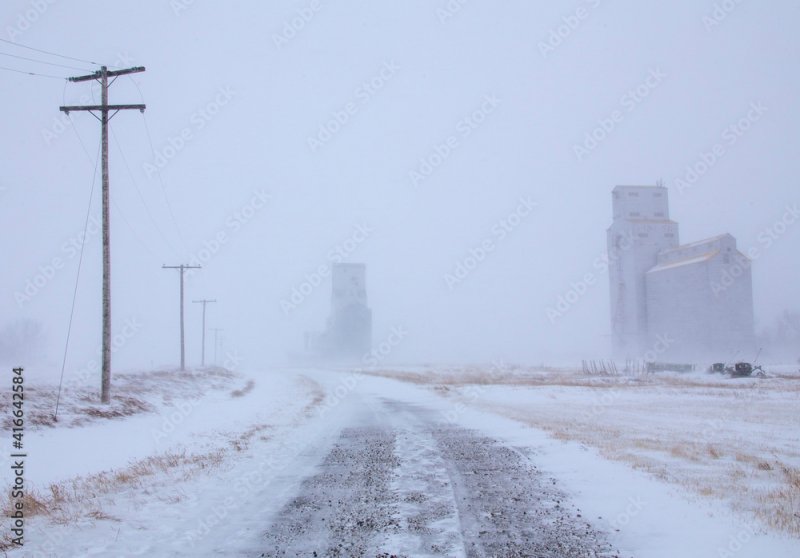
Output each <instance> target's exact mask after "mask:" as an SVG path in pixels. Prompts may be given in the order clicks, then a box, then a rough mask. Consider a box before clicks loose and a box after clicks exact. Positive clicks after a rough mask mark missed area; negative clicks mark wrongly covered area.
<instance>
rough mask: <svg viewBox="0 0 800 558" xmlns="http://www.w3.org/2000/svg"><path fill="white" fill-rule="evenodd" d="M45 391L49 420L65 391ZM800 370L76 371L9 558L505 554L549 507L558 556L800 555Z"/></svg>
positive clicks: (37, 449)
mask: <svg viewBox="0 0 800 558" xmlns="http://www.w3.org/2000/svg"><path fill="white" fill-rule="evenodd" d="M386 376H392V377H386ZM489 382H491V383H489ZM30 387H31V388H36V389H38V390H40V391H39V392H36V391H33V390H32V392H33V393H41V394H43V395H42V396H41V397H33V396H32V397H31V400H30V401H29V402H28V403H29V404H30V409H31V410H33V409H37V412H40V413H42V415H43V416H46V413H44V410H45V407H46V402H48V401H50V396H51V395H52V393H51V391H50V389H51V388H46V387H45V386H35V385H31V386H30ZM798 388H800V379H798V378H797V377H796V376H795V375H794V374H791V373H787V374H783V375H782V376H781V377H770V378H767V379H763V380H756V379H745V380H728V379H723V378H720V377H708V376H705V375H704V374H695V375H691V376H678V375H659V376H654V377H639V378H627V377H586V376H583V375H580V374H578V373H571V372H566V371H551V372H544V371H532V370H521V369H514V370H510V371H509V370H503V371H502V373H501V372H498V371H497V370H493V369H491V368H488V367H487V368H472V369H449V370H448V369H443V368H436V369H421V368H417V369H406V370H400V371H371V372H370V373H368V374H364V373H354V372H349V371H334V370H312V369H308V370H300V369H292V370H273V371H269V372H253V373H250V374H241V373H236V374H234V373H232V372H229V371H225V370H221V369H209V370H203V371H194V372H190V373H184V374H180V373H177V372H174V371H173V372H169V371H160V372H150V373H141V374H133V373H131V374H129V375H123V376H122V377H120V378H119V381H118V390H119V392H120V393H119V395H122V396H124V397H122V398H121V403H119V404H118V405H119V409H127V411H125V412H119V413H115V412H110V413H106V414H105V415H104V414H102V413H98V412H97V410H96V409H97V408H98V407H99V406H95V405H93V404H91V403H90V402H88V401H86V398H87V394H86V393H85V392H83V391H82V389H83V388H75V389H73V390H71V391H70V392H69V393H67V395H66V401H65V402H64V408H65V409H66V411H65V413H64V415H63V417H62V418H60V419H59V421H58V422H57V423H51V422H49V421H47V420H41V421H39V424H38V425H35V426H34V425H31V427H30V429H29V431H28V432H27V434H26V449H27V452H28V459H27V471H26V483H27V488H28V490H29V494H30V497H29V498H28V499H27V500H26V509H27V511H28V518H27V520H26V521H27V523H26V531H25V547H24V549H22V550H19V549H14V550H10V551H9V552H8V555H9V556H218V555H223V556H253V557H256V556H281V555H284V554H283V552H284V551H285V550H286V549H295V550H296V551H298V552H299V553H300V554H299V555H308V556H313V552H315V551H316V552H318V554H317V555H318V556H325V555H332V554H331V552H330V549H331V548H349V547H339V546H338V545H339V544H342V545H347V544H356V543H357V545H358V546H354V547H352V551H346V550H340V551H339V552H340V554H339V555H342V556H347V555H354V556H356V555H358V556H362V555H363V556H370V557H372V556H391V555H392V554H397V555H401V556H482V555H491V554H487V553H486V552H488V551H487V550H486V549H491V550H493V551H494V554H495V555H503V554H497V549H498V548H503V546H502V545H509V546H508V547H509V548H510V545H512V544H518V543H519V541H518V540H516V539H515V540H511V539H504V538H503V537H508V533H509V532H512V533H514V532H524V533H525V534H526V536H527V535H528V534H532V536H536V537H538V538H537V541H538V542H537V544H541V543H542V541H546V540H547V539H546V538H545V535H546V534H545V532H544V531H542V530H541V529H540V527H536V526H537V525H539V526H541V525H547V524H549V522H552V523H553V525H555V526H556V527H557V528H556V527H554V528H553V529H554V530H553V531H552V533H561V534H562V535H559V536H558V537H556V539H554V540H558V541H560V543H559V544H563V545H564V548H565V549H568V550H564V551H563V553H559V551H555V552H554V553H553V554H552V556H624V557H629V556H637V557H674V556H698V557H705V556H710V557H711V556H713V557H716V556H736V557H761V556H774V557H783V556H785V557H790V556H797V549H798V548H800V539H799V538H798V533H797V515H796V514H797V508H796V507H792V506H793V505H794V506H796V505H797V502H798V501H800V497H799V492H798V487H797V485H796V484H792V483H795V482H796V476H794V477H793V476H792V475H796V472H797V469H798V466H800V463H799V462H798V455H797V451H798V447H799V445H798V428H797V427H798V415H797V412H796V410H797V408H798V406H797V399H798ZM45 394H50V395H47V396H45ZM42 402H45V403H42ZM114 408H115V407H112V409H114ZM100 409H102V407H100ZM476 459H477V460H478V461H475V460H476ZM481 460H482V461H481ZM470 464H471V465H470ZM4 467H5V465H4ZM473 469H474V471H473ZM479 470H480V471H489V472H490V473H484V475H485V476H483V477H481V476H479V475H478V476H475V474H474V473H475V472H476V471H479ZM345 472H347V474H348V475H349V474H350V472H352V478H351V477H347V478H349V479H350V480H348V481H347V482H343V479H344V477H343V476H342V475H343V474H344V473H345ZM359 475H361V476H359ZM495 477H496V478H497V482H495V481H494V478H495ZM348 483H349V484H348ZM449 486H452V488H447V487H449ZM376 487H377V488H378V489H376ZM514 490H516V491H517V492H514ZM334 495H336V496H337V497H338V501H336V502H333V503H332V498H333V497H334ZM359 495H360V496H362V497H359ZM348 496H351V497H348ZM530 502H533V503H530ZM536 502H538V504H537V503H536ZM505 503H507V505H506V506H505V507H502V505H504V504H505ZM498 506H501V508H502V509H499V508H498ZM4 507H5V508H6V509H8V503H7V502H6V505H5V506H4ZM486 510H489V511H486ZM520 514H530V515H529V517H530V518H531V519H530V522H528V521H523V522H521V519H520V517H522V516H521V515H520ZM6 515H7V514H6ZM381 518H384V519H383V520H381ZM536 518H539V519H538V520H537V519H536ZM6 521H7V520H6ZM537 521H538V523H537ZM298 525H307V526H309V527H304V528H303V529H299V528H298V527H297V526H298ZM504 526H506V527H508V526H511V530H510V531H509V530H508V529H506V527H504ZM579 526H581V529H580V531H578V530H577V527H579ZM537 529H539V531H537ZM8 532H9V530H8V525H6V526H5V527H4V533H8ZM487 532H488V533H493V534H492V536H491V541H488V537H487V536H486V535H485V533H487ZM476 533H477V534H476ZM537 533H539V535H541V536H539V535H536V534H537ZM506 540H507V541H509V542H507V543H504V542H503V541H506ZM326 541H327V542H326ZM337 541H338V542H337ZM492 541H494V542H492ZM497 541H500V542H497ZM570 541H571V542H570ZM581 541H582V542H581ZM326 544H328V545H329V546H325V545H326ZM492 544H495V545H497V544H500V545H501V546H499V547H498V546H494V547H492V546H491V545H492ZM315 545H317V546H316V547H315ZM481 548H482V549H483V550H480V549H481ZM436 549H439V550H438V551H437V550H436ZM581 549H584V550H581ZM482 552H483V554H482ZM509 555H510V554H509ZM514 555H524V554H514Z"/></svg>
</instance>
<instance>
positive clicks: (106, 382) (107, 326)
mask: <svg viewBox="0 0 800 558" xmlns="http://www.w3.org/2000/svg"><path fill="white" fill-rule="evenodd" d="M137 72H144V67H143V66H137V67H135V68H127V69H125V70H112V71H109V70H108V68H107V67H106V66H101V67H100V70H99V71H97V72H95V73H93V74H90V75H88V76H78V77H71V78H69V81H71V82H80V81H90V80H93V79H94V80H97V81H98V82H100V91H101V100H100V103H101V104H99V105H84V106H66V107H59V110H61V111H63V112H65V113H66V114H69V113H70V111H78V110H85V111H88V112H90V113H91V114H92V116H94V117H95V118H97V119H98V120H99V121H100V129H101V142H102V148H101V150H102V151H101V157H102V160H103V193H102V197H103V216H102V221H103V356H102V361H103V364H102V380H101V387H100V400H101V401H102V402H103V403H108V402H109V401H111V234H110V227H109V222H108V217H109V194H108V189H109V188H108V121H109V120H111V119H112V118H114V116H115V115H116V114H117V113H118V112H119V111H121V110H129V109H136V110H138V111H140V112H144V109H145V108H146V107H145V105H109V104H108V86H109V83H108V78H110V77H113V78H115V79H116V78H117V77H119V76H124V75H127V74H134V73H137ZM112 83H113V81H112ZM111 111H113V114H111V115H109V112H111ZM96 112H98V113H100V116H97V114H95V113H96Z"/></svg>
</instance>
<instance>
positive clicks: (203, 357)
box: [192, 298, 216, 366]
mask: <svg viewBox="0 0 800 558" xmlns="http://www.w3.org/2000/svg"><path fill="white" fill-rule="evenodd" d="M192 302H194V303H197V304H202V305H203V348H202V349H201V352H200V366H205V365H206V304H208V303H209V302H216V300H208V299H207V298H203V299H200V300H193V301H192Z"/></svg>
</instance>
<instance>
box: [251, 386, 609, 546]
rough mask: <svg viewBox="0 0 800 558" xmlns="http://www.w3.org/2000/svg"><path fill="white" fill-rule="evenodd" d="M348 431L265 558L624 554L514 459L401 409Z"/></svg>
mask: <svg viewBox="0 0 800 558" xmlns="http://www.w3.org/2000/svg"><path fill="white" fill-rule="evenodd" d="M374 411H376V412H374V413H373V414H372V415H371V418H370V422H371V424H370V425H369V426H355V427H351V428H346V429H345V430H343V431H342V434H341V436H340V438H339V439H338V440H337V442H336V443H335V445H334V447H333V449H332V450H331V451H330V453H329V454H328V455H327V457H326V458H325V459H324V460H323V462H322V464H321V465H320V467H319V469H318V472H317V473H316V474H314V475H313V476H311V477H309V478H307V479H306V480H305V481H303V483H302V485H301V487H300V490H299V493H298V494H297V495H296V496H295V497H294V498H293V499H292V500H291V501H290V502H289V503H288V504H287V505H286V506H285V507H284V508H283V509H282V510H281V512H280V513H279V514H278V516H277V518H276V519H275V520H274V522H273V524H272V525H271V526H270V528H269V530H268V531H267V533H266V534H265V540H264V543H265V544H264V548H265V549H266V550H265V551H264V552H263V553H262V554H261V556H262V557H286V556H293V557H301V556H302V557H323V556H334V557H335V556H348V557H357V556H358V557H361V556H364V557H370V558H373V557H376V558H389V557H391V556H414V557H424V556H466V557H470V558H472V557H476V558H479V557H487V558H488V557H494V556H503V557H509V558H512V557H523V556H537V557H542V558H548V557H553V558H556V557H558V558H589V557H592V558H599V557H612V556H617V555H618V554H617V553H616V552H615V551H614V550H613V549H612V548H611V547H610V546H609V545H608V544H607V543H606V542H605V538H604V536H603V535H602V533H599V532H598V531H597V530H596V529H594V528H593V527H592V526H591V525H590V524H589V523H587V522H586V521H585V520H583V519H582V518H581V517H580V515H579V514H578V513H576V510H575V509H574V508H573V507H572V506H571V505H570V504H569V503H568V502H567V500H566V497H565V495H564V494H563V493H562V492H561V491H560V490H559V489H558V487H557V486H556V481H555V480H554V479H549V478H547V477H546V476H545V475H543V474H542V473H541V472H539V471H537V470H536V469H535V467H533V466H532V465H531V464H530V462H529V460H528V459H527V458H526V457H525V456H523V455H522V454H521V453H520V452H519V451H517V450H516V449H514V448H510V447H507V446H505V445H503V444H502V443H501V442H499V441H497V440H494V439H491V438H487V437H484V436H481V435H479V434H477V433H475V432H473V431H470V430H467V429H464V428H460V427H458V426H454V425H447V424H443V423H441V422H440V421H438V420H437V419H436V418H435V415H434V414H433V413H431V412H430V411H427V410H424V409H421V408H419V407H416V406H411V405H406V404H403V403H399V402H396V401H384V404H383V407H382V409H375V410H374Z"/></svg>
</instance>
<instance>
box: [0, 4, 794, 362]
mask: <svg viewBox="0 0 800 558" xmlns="http://www.w3.org/2000/svg"><path fill="white" fill-rule="evenodd" d="M799 19H800V6H798V5H797V4H796V3H795V2H789V1H775V2H770V3H768V5H765V4H760V3H750V2H744V3H738V2H734V1H733V0H730V1H720V2H712V1H710V0H709V1H705V0H704V1H701V2H697V1H689V0H679V1H676V2H669V3H650V2H647V3H642V2H634V1H632V0H624V1H623V0H618V1H616V2H605V1H600V0H596V1H595V0H585V1H576V2H547V3H544V2H524V1H507V2H501V3H497V2H488V1H481V2H479V1H477V0H472V1H466V0H461V1H457V0H450V1H445V0H434V1H425V0H408V1H404V2H375V1H366V0H363V1H356V0H348V1H346V2H327V1H326V0H308V1H294V2H289V1H283V0H280V1H274V2H253V1H251V2H237V3H224V5H223V3H221V2H199V1H191V0H173V1H172V2H133V1H128V0H125V1H115V2H113V3H109V2H100V1H84V2H80V3H77V4H76V3H66V2H56V1H52V0H50V1H48V0H27V1H18V0H13V1H11V0H9V1H7V2H4V5H3V8H2V12H0V38H2V39H5V40H6V41H11V42H14V43H19V44H22V45H26V46H30V47H35V48H37V49H41V50H44V51H49V52H55V53H58V54H62V55H67V56H70V57H74V58H78V59H82V60H88V61H94V62H98V63H102V64H108V65H109V66H114V67H121V68H127V67H130V66H145V67H146V71H145V72H143V73H138V74H133V75H131V76H123V77H120V78H118V79H117V80H116V81H115V82H114V84H113V85H112V86H111V88H110V102H111V103H117V104H128V103H146V104H147V110H146V111H145V113H144V115H142V114H140V113H139V112H138V111H122V112H120V113H119V114H117V115H116V116H115V117H114V118H113V120H112V121H111V138H110V172H111V197H112V201H113V206H112V211H111V227H112V233H111V235H112V266H113V268H112V296H113V303H112V305H113V330H114V334H116V335H121V332H123V331H124V330H125V328H126V325H127V326H128V331H129V332H130V333H131V334H130V335H128V336H126V338H125V339H124V341H121V343H120V346H119V348H118V350H116V352H115V355H114V368H115V369H138V368H142V367H146V366H151V365H155V366H163V365H175V364H177V362H178V359H179V352H178V342H179V341H178V335H179V329H178V327H179V326H178V287H179V282H178V273H177V272H176V271H175V270H171V269H170V270H165V269H162V265H164V264H166V265H178V264H195V265H202V269H200V270H197V271H196V272H194V273H192V274H190V275H189V276H187V281H186V309H185V312H186V335H187V337H186V344H187V362H188V364H190V365H197V364H199V360H200V331H201V325H200V319H201V318H200V316H201V308H200V305H199V304H192V303H191V301H192V300H194V299H201V298H208V299H215V300H216V301H217V302H216V303H214V304H210V305H209V306H208V308H207V322H208V323H207V326H208V328H209V334H208V335H209V341H208V342H207V357H208V360H211V359H212V358H213V350H214V347H213V333H211V331H210V328H221V329H222V330H223V331H222V332H221V335H222V338H223V339H224V344H223V345H222V348H221V353H222V354H220V355H219V356H218V360H219V361H220V362H222V361H223V359H224V358H226V359H228V360H229V364H231V365H233V366H247V367H250V368H258V367H259V366H267V365H273V364H279V363H284V362H287V361H288V359H289V355H290V354H291V353H293V352H298V351H301V350H302V347H303V338H304V334H305V332H307V331H315V330H320V329H321V328H323V327H324V324H325V321H326V319H327V316H328V313H329V310H330V299H331V292H330V291H331V286H330V275H329V273H328V270H329V269H330V265H331V264H332V263H335V262H339V261H343V262H360V263H365V264H366V278H367V279H366V281H367V293H368V295H367V296H368V301H369V306H370V308H371V309H372V316H373V342H374V343H375V344H376V345H378V344H380V343H381V342H382V341H384V340H386V339H388V338H389V337H390V335H391V334H392V332H393V331H395V332H396V331H398V328H399V329H400V330H402V331H403V334H402V336H401V337H402V339H401V340H400V341H399V342H398V343H396V344H393V346H392V348H391V350H390V351H388V352H387V354H386V355H385V361H386V362H387V363H389V362H392V363H423V362H488V361H491V360H495V359H503V360H505V361H513V362H522V363H535V364H538V363H543V362H544V363H556V362H565V361H566V362H572V361H576V359H580V358H583V357H594V356H596V357H598V358H601V357H605V356H606V355H608V354H609V352H610V345H611V344H610V320H609V286H608V274H607V273H606V271H605V268H604V265H603V260H602V258H603V257H604V256H605V253H606V229H607V227H608V226H609V225H610V223H611V190H612V189H613V188H614V186H615V185H618V184H625V185H627V184H632V185H649V184H655V183H656V182H657V181H659V180H661V181H663V184H664V185H665V186H667V187H668V188H669V195H670V213H671V217H672V218H673V219H674V220H676V221H678V222H679V223H680V227H681V229H680V235H681V241H691V240H697V239H702V238H706V237H709V236H713V235H717V234H720V233H725V232H728V233H730V234H732V235H733V236H734V237H735V238H736V239H737V241H738V247H739V249H740V250H741V251H743V252H746V251H747V249H748V248H751V247H756V248H758V249H759V254H758V257H757V258H755V259H754V262H753V267H752V270H753V271H752V272H753V295H754V308H755V320H756V330H757V331H761V330H763V329H765V328H768V327H772V326H773V325H774V324H775V322H776V320H778V319H779V317H780V316H781V315H782V314H783V313H784V312H785V311H787V310H789V311H792V310H798V309H800V294H799V293H798V289H797V288H796V286H797V285H798V284H800V265H798V259H797V253H798V246H800V233H799V232H798V229H800V227H796V226H794V224H795V221H796V220H797V218H798V216H797V214H796V207H797V206H796V204H797V203H798V202H800V200H798V184H797V177H798V175H800V172H798V171H800V169H798V166H799V165H800V162H798V158H797V153H798V152H800V137H799V136H798V134H797V132H796V131H797V129H798V128H800V110H798V105H797V99H798V98H800V78H798V75H797V72H796V71H795V70H796V66H797V60H798V59H800V38H798V36H797V32H796V30H797V27H798V21H799ZM0 53H2V55H0V66H2V67H3V68H5V69H4V70H0V79H2V84H3V86H2V99H3V103H2V109H0V110H2V121H3V132H4V133H3V134H2V136H0V142H1V143H0V153H2V162H3V163H2V172H0V211H1V212H2V221H3V224H4V229H3V230H4V233H3V234H2V236H1V237H0V249H1V250H2V253H3V255H4V257H3V266H2V275H0V282H2V290H1V291H0V292H2V299H0V327H4V328H7V329H6V331H11V330H13V329H14V324H20V323H25V321H27V320H30V321H33V322H34V323H38V324H40V326H41V330H42V338H41V342H40V343H35V342H32V343H31V346H30V347H28V348H27V350H26V351H25V354H24V356H23V357H22V360H23V363H22V364H25V363H31V362H34V361H36V362H42V363H46V364H48V365H52V366H59V365H60V361H61V357H62V353H63V350H64V342H65V336H66V333H67V326H68V322H69V316H70V308H71V305H72V300H73V289H74V288H75V280H76V273H77V270H78V261H79V259H80V258H79V250H77V249H76V247H78V246H79V245H80V234H81V233H82V231H83V228H84V221H85V219H86V216H87V206H88V201H89V196H90V191H91V187H92V182H93V178H92V177H93V173H94V170H95V158H96V157H97V153H98V146H99V139H100V126H99V124H98V121H97V120H96V119H95V118H93V117H92V116H91V115H90V114H89V113H87V112H73V113H71V114H70V116H69V118H66V119H65V117H64V116H63V113H61V112H59V106H60V105H81V104H92V103H98V102H99V98H97V97H96V95H97V88H96V87H95V88H92V87H91V86H90V85H89V83H92V82H87V83H70V82H66V81H63V80H58V79H51V78H46V77H41V76H32V75H26V74H21V73H15V72H12V71H9V70H8V69H18V70H22V71H30V72H36V73H41V74H48V75H51V76H58V77H67V76H79V75H86V74H89V73H92V72H94V71H96V70H97V66H94V65H91V64H88V63H86V62H79V61H75V60H68V59H64V58H57V57H53V56H50V55H47V54H44V53H41V52H36V51H31V50H29V49H23V48H19V47H16V46H14V45H12V44H9V43H8V42H2V43H0ZM7 54H13V55H15V56H24V57H29V58H34V59H36V60H42V61H48V62H51V63H56V64H63V65H67V66H71V68H64V67H61V66H48V65H43V64H39V63H37V62H33V61H29V60H23V59H20V58H15V57H12V56H4V55H7ZM93 95H94V96H95V98H94V100H92V99H93V97H92V96H93ZM148 136H149V137H148ZM149 138H150V139H151V140H152V148H154V149H151V143H150V139H149ZM715 146H717V147H719V149H716V148H715ZM154 151H155V153H154ZM99 190H100V188H99V176H98V178H97V184H96V185H95V189H94V195H93V201H92V205H91V209H90V211H89V215H90V227H89V230H90V234H89V236H88V239H87V241H86V243H85V252H84V254H83V261H82V267H81V275H80V280H79V282H78V287H77V298H76V303H75V314H74V322H73V331H72V339H71V342H70V346H69V352H68V360H67V371H68V373H75V371H77V370H80V369H81V368H83V367H85V365H86V362H87V361H89V360H90V359H92V358H95V356H96V354H97V350H98V347H99V343H100V286H101V276H100V274H101V247H100V242H99V238H100V235H99V234H97V233H96V232H95V233H94V234H92V233H91V231H92V230H93V229H96V227H93V226H92V224H93V223H98V222H99V216H100V198H99V193H100V191H99ZM54 259H57V261H54ZM26 289H27V290H26ZM8 328H11V329H8ZM395 338H397V336H396V335H395ZM224 355H227V356H224ZM795 356H796V355H795ZM382 359H383V356H382ZM0 360H2V359H0Z"/></svg>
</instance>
